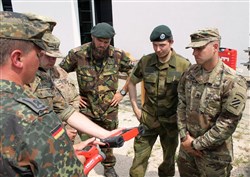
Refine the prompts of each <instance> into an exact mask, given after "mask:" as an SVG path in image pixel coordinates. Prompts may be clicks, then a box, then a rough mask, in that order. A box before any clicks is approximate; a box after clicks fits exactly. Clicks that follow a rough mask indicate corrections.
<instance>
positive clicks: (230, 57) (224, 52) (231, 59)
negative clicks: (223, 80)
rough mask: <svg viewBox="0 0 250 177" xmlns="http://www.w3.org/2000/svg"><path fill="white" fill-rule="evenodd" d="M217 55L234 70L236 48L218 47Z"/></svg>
mask: <svg viewBox="0 0 250 177" xmlns="http://www.w3.org/2000/svg"><path fill="white" fill-rule="evenodd" d="M219 56H220V58H221V59H222V61H223V62H224V63H225V64H226V65H228V66H229V67H231V68H233V69H234V70H236V65H237V50H235V49H229V48H223V47H220V50H219Z"/></svg>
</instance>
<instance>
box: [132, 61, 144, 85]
mask: <svg viewBox="0 0 250 177" xmlns="http://www.w3.org/2000/svg"><path fill="white" fill-rule="evenodd" d="M142 78H143V72H142V60H140V61H139V62H138V63H137V64H136V65H135V67H134V68H133V70H132V72H131V74H130V82H132V83H133V84H137V83H139V82H141V81H142Z"/></svg>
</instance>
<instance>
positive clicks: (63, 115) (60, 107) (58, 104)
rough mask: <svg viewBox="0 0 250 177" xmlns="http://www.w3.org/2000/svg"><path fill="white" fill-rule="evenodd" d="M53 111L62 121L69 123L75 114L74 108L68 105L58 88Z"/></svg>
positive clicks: (55, 92)
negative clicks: (69, 119)
mask: <svg viewBox="0 0 250 177" xmlns="http://www.w3.org/2000/svg"><path fill="white" fill-rule="evenodd" d="M53 110H54V111H55V113H56V114H57V115H58V117H59V118H60V119H61V120H62V121H67V120H68V118H69V117H70V116H71V115H72V114H73V113H74V112H75V109H74V108H73V106H71V105H69V104H68V103H67V101H66V100H65V99H64V98H63V96H62V95H61V93H60V91H59V90H58V89H57V88H54V97H53Z"/></svg>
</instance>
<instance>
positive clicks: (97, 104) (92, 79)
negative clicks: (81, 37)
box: [60, 23, 133, 177]
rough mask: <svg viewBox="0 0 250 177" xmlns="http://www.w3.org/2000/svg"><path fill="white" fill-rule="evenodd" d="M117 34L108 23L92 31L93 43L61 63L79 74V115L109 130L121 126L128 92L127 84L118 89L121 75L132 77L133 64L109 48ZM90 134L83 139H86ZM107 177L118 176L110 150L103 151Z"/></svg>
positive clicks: (72, 53)
mask: <svg viewBox="0 0 250 177" xmlns="http://www.w3.org/2000/svg"><path fill="white" fill-rule="evenodd" d="M114 35H115V31H114V29H113V27H112V26H110V25H109V24H107V23H99V24H97V25H96V26H94V27H93V28H92V29H91V37H92V42H90V43H86V44H83V45H81V46H79V47H77V48H74V49H72V50H70V51H69V53H68V55H67V56H66V57H65V58H64V60H63V61H62V62H61V63H60V66H61V67H62V68H63V69H64V70H65V71H67V72H73V71H76V74H77V80H78V85H79V91H80V96H81V101H80V105H81V106H80V112H81V113H83V114H84V115H86V116H88V117H89V118H90V119H91V120H92V121H93V122H95V123H96V124H98V125H100V126H101V127H103V128H105V129H107V130H113V129H115V128H117V126H118V104H119V102H120V101H121V100H122V98H123V97H124V96H125V95H126V93H127V85H126V84H125V86H124V87H123V89H122V90H120V91H117V89H118V75H119V72H126V73H127V75H129V72H130V71H131V69H132V67H133V65H132V64H131V63H132V62H131V61H130V59H129V58H128V57H127V56H126V54H125V52H124V51H122V50H119V49H117V48H115V47H113V46H112V45H110V42H111V39H112V38H113V37H114ZM86 137H87V135H84V136H82V139H85V138H86ZM102 150H103V151H104V153H105V154H106V157H107V158H106V159H105V160H104V161H103V165H104V175H105V176H106V177H117V176H118V175H117V174H116V172H115V169H114V168H113V167H114V166H115V163H116V158H115V156H114V155H113V150H112V149H111V148H106V149H102Z"/></svg>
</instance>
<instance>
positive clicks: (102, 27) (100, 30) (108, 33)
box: [90, 22, 115, 39]
mask: <svg viewBox="0 0 250 177" xmlns="http://www.w3.org/2000/svg"><path fill="white" fill-rule="evenodd" d="M90 33H91V35H93V36H95V37H97V38H104V39H111V38H113V37H114V35H115V30H114V28H113V27H112V26H111V25H110V24H108V23H105V22H102V23H98V24H97V25H95V26H94V27H93V28H92V29H91V31H90Z"/></svg>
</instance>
